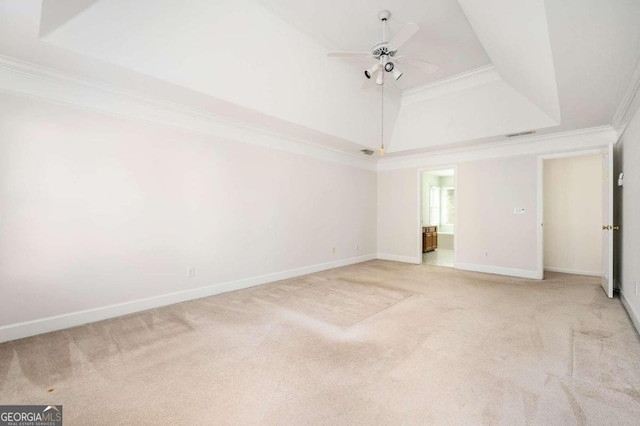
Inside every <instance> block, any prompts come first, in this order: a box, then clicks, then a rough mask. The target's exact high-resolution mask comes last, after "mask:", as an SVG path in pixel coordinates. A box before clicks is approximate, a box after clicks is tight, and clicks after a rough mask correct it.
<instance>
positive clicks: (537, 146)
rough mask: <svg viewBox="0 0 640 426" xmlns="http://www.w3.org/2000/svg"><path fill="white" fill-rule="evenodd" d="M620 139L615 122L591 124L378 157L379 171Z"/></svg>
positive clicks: (599, 144)
mask: <svg viewBox="0 0 640 426" xmlns="http://www.w3.org/2000/svg"><path fill="white" fill-rule="evenodd" d="M616 140H617V136H616V131H615V129H614V128H613V127H612V126H600V127H591V128H586V129H578V130H570V131H565V132H556V133H549V134H544V135H536V136H531V137H526V138H517V139H508V140H500V141H494V142H488V143H483V144H481V145H471V146H464V147H455V148H444V149H440V150H433V151H429V152H423V153H420V154H413V155H407V156H398V157H391V158H383V159H380V160H378V171H387V170H397V169H407V168H413V167H427V166H440V165H451V164H455V163H459V162H466V161H477V160H484V159H489V158H500V157H516V156H520V155H539V154H550V153H558V152H564V151H571V150H575V149H589V148H601V147H606V146H608V145H609V144H612V143H615V142H616Z"/></svg>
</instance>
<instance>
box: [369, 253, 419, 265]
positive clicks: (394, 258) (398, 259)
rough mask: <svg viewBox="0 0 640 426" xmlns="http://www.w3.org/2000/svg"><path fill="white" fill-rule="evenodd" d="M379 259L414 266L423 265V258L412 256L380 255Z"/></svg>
mask: <svg viewBox="0 0 640 426" xmlns="http://www.w3.org/2000/svg"><path fill="white" fill-rule="evenodd" d="M376 258H377V259H380V260H391V261H393V262H402V263H412V264H414V265H420V264H421V263H422V259H421V258H415V257H411V256H397V255H395V254H386V253H378V255H377V257H376Z"/></svg>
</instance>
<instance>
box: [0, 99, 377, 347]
mask: <svg viewBox="0 0 640 426" xmlns="http://www.w3.org/2000/svg"><path fill="white" fill-rule="evenodd" d="M0 206H1V207H0V212H1V214H0V294H1V299H2V309H0V334H2V333H1V332H2V331H3V327H2V326H8V327H11V325H15V324H16V323H21V322H24V321H31V320H37V319H42V318H46V317H52V316H57V315H66V314H69V313H73V312H77V311H81V310H87V309H95V308H100V307H105V306H109V305H114V304H119V303H125V302H129V301H135V300H138V299H144V298H150V297H155V296H160V295H167V294H169V295H171V294H173V293H174V292H183V291H190V290H194V289H198V288H203V287H206V286H215V285H217V284H221V283H229V282H235V281H237V280H243V279H248V278H252V277H264V276H265V274H273V273H279V272H282V271H290V270H297V268H305V267H312V266H318V265H321V267H322V265H324V266H326V265H327V264H328V265H329V266H330V265H335V264H337V263H340V262H349V261H358V260H362V257H361V256H363V255H370V257H372V256H374V254H375V252H376V173H375V171H371V170H365V169H362V168H354V167H349V166H346V165H340V164H337V163H331V162H325V161H322V160H319V159H315V158H311V157H307V156H302V155H297V154H293V153H288V152H283V151H278V150H274V149H271V148H267V147H261V146H255V145H250V144H245V143H240V142H234V141H231V140H225V139H221V138H217V137H213V136H203V135H197V134H195V133H189V132H186V131H179V130H175V129H172V128H169V127H164V126H162V125H159V124H152V123H145V122H143V121H137V120H125V119H120V118H114V117H110V116H107V115H103V114H100V113H94V112H89V111H86V110H80V109H75V108H71V107H67V106H63V105H61V104H53V103H46V102H42V101H38V100H35V99H33V98H25V97H18V96H13V95H8V94H1V95H0ZM333 247H335V248H336V253H335V254H333V250H332V249H333ZM358 247H359V248H358ZM331 262H333V263H331ZM190 266H194V267H195V271H196V273H195V277H194V278H187V276H186V273H187V268H188V267H190ZM327 267H328V266H327ZM265 280H266V281H268V279H266V278H260V279H258V280H257V281H256V280H254V281H245V282H252V283H254V284H255V283H259V281H265ZM212 292H214V293H215V291H212ZM199 294H202V293H199ZM147 306H148V305H147ZM132 310H135V309H133V308H132ZM69 324H70V323H67V325H69ZM71 324H72V323H71ZM4 328H5V329H6V327H4ZM5 331H6V330H5ZM0 337H3V336H0Z"/></svg>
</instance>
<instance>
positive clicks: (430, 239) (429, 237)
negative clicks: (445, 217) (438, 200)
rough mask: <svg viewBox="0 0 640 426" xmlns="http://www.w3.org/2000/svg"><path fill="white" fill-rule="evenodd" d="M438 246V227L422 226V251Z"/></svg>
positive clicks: (431, 249)
mask: <svg viewBox="0 0 640 426" xmlns="http://www.w3.org/2000/svg"><path fill="white" fill-rule="evenodd" d="M437 248H438V227H437V226H423V227H422V252H423V253H426V252H428V251H433V250H435V249H437Z"/></svg>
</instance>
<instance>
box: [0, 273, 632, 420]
mask: <svg viewBox="0 0 640 426" xmlns="http://www.w3.org/2000/svg"><path fill="white" fill-rule="evenodd" d="M0 404H63V405H64V417H65V424H68V425H75V424H77V425H87V424H92V425H100V424H105V425H106V424H109V425H113V424H185V425H193V424H222V425H225V424H229V425H231V424H235V425H240V424H241V425H258V424H259V425H264V424H314V425H323V424H327V425H335V424H362V425H371V424H505V425H518V424H523V425H524V424H540V425H550V424H557V425H571V424H617V425H621V424H638V422H639V421H640V420H639V419H640V339H639V338H638V335H637V333H636V332H635V329H634V328H633V326H632V325H631V322H630V320H629V318H628V317H627V314H626V312H625V311H624V309H623V307H622V305H621V303H620V301H619V300H618V299H614V300H609V299H607V298H606V297H605V294H604V292H603V291H602V289H601V288H600V286H599V284H598V279H596V278H593V277H582V276H574V275H564V274H558V273H548V277H547V279H546V280H544V281H534V280H525V279H517V278H509V277H500V276H495V275H488V274H480V273H471V272H462V271H457V270H454V269H449V268H441V267H437V266H429V265H407V264H401V263H394V262H386V261H371V262H366V263H362V264H358V265H353V266H349V267H345V268H339V269H333V270H330V271H325V272H320V273H317V274H312V275H307V276H304V277H299V278H295V279H290V280H285V281H279V282H276V283H272V284H267V285H263V286H259V287H254V288H251V289H247V290H241V291H237V292H233V293H227V294H223V295H218V296H213V297H208V298H204V299H199V300H195V301H191V302H186V303H181V304H177V305H172V306H168V307H164V308H158V309H154V310H151V311H147V312H142V313H139V314H134V315H129V316H126V317H121V318H116V319H112V320H107V321H101V322H98V323H93V324H88V325H85V326H81V327H76V328H72V329H68V330H63V331H59V332H54V333H49V334H45V335H41V336H36V337H32V338H28V339H22V340H18V341H14V342H8V343H4V344H1V345H0Z"/></svg>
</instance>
